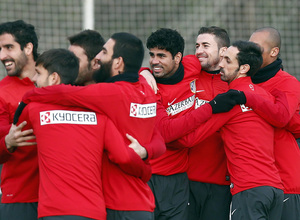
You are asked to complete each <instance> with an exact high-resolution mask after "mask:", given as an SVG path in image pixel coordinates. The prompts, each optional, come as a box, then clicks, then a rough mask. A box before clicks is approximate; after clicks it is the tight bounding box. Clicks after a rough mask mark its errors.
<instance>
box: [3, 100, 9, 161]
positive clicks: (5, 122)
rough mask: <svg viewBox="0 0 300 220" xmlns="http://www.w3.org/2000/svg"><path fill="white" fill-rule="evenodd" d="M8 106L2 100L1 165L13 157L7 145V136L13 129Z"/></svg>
mask: <svg viewBox="0 0 300 220" xmlns="http://www.w3.org/2000/svg"><path fill="white" fill-rule="evenodd" d="M9 118H10V114H9V110H8V107H7V104H6V103H5V102H4V101H3V100H2V99H1V98H0V163H1V164H2V163H5V162H6V161H8V160H9V158H10V157H11V152H10V151H9V149H8V147H7V146H6V144H5V136H6V135H7V134H8V132H9V129H10V127H11V123H10V120H9Z"/></svg>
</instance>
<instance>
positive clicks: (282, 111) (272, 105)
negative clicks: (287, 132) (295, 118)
mask: <svg viewBox="0 0 300 220" xmlns="http://www.w3.org/2000/svg"><path fill="white" fill-rule="evenodd" d="M244 94H245V96H246V106H248V107H250V108H252V109H253V110H254V111H255V113H257V114H258V115H259V116H260V117H262V118H264V119H265V120H266V121H267V122H269V123H270V124H271V125H273V126H274V127H279V128H280V127H284V126H285V125H286V124H287V123H288V121H289V120H290V118H291V116H290V111H289V104H288V99H287V97H286V94H285V93H284V92H281V91H279V90H277V89H275V90H273V91H271V94H272V95H273V96H274V97H275V102H272V101H271V100H268V99H265V98H263V97H262V96H259V95H256V94H254V93H252V92H244ZM241 104H242V103H241Z"/></svg>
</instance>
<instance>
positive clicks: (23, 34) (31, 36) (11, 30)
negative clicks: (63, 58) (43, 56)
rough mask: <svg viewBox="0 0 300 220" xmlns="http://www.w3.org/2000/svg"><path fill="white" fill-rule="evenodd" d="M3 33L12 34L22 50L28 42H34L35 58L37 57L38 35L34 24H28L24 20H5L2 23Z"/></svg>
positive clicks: (1, 32)
mask: <svg viewBox="0 0 300 220" xmlns="http://www.w3.org/2000/svg"><path fill="white" fill-rule="evenodd" d="M2 34H11V35H12V36H13V37H14V39H15V41H16V42H17V43H18V44H20V47H21V50H23V49H24V47H25V46H26V45H27V44H28V43H32V44H33V51H32V54H33V59H34V60H36V59H37V57H38V52H37V49H38V37H37V34H36V32H35V28H34V26H33V25H31V24H27V23H25V22H24V21H23V20H17V21H11V22H5V23H2V24H0V35H2Z"/></svg>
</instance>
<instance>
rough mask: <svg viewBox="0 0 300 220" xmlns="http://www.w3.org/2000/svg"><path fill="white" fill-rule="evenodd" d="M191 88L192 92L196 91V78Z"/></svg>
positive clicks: (191, 83)
mask: <svg viewBox="0 0 300 220" xmlns="http://www.w3.org/2000/svg"><path fill="white" fill-rule="evenodd" d="M190 89H191V92H192V93H196V80H195V79H194V80H193V81H192V82H190Z"/></svg>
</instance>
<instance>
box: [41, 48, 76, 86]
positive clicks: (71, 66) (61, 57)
mask: <svg viewBox="0 0 300 220" xmlns="http://www.w3.org/2000/svg"><path fill="white" fill-rule="evenodd" d="M39 65H42V66H43V67H44V68H45V69H46V70H47V71H48V72H49V74H52V73H54V72H56V73H57V74H58V75H59V76H60V79H61V83H63V84H72V85H73V84H74V82H75V80H76V78H77V76H78V71H79V60H78V58H77V57H76V56H75V54H74V53H73V52H71V51H69V50H66V49H51V50H47V51H45V52H44V53H42V54H41V55H40V56H39V57H38V58H37V60H36V63H35V66H39Z"/></svg>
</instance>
